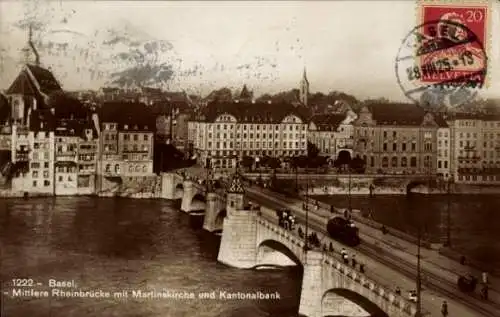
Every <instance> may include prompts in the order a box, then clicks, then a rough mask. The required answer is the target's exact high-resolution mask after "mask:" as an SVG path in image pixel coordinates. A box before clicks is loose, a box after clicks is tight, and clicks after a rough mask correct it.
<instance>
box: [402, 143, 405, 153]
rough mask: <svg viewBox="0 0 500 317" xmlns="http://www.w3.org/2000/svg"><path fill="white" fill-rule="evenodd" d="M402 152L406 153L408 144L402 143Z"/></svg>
mask: <svg viewBox="0 0 500 317" xmlns="http://www.w3.org/2000/svg"><path fill="white" fill-rule="evenodd" d="M401 150H402V151H406V143H402V144H401Z"/></svg>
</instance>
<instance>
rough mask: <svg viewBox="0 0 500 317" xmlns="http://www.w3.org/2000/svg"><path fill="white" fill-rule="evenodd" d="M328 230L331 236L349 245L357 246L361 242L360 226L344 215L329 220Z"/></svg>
mask: <svg viewBox="0 0 500 317" xmlns="http://www.w3.org/2000/svg"><path fill="white" fill-rule="evenodd" d="M326 230H327V232H328V234H329V235H330V237H332V238H333V239H335V240H337V241H339V242H340V243H343V244H345V245H347V246H350V247H355V246H357V245H359V244H360V243H361V239H360V238H359V228H358V227H356V225H355V224H354V223H353V222H352V221H351V220H348V219H345V218H343V217H339V216H337V217H333V218H331V219H330V220H328V223H327V225H326Z"/></svg>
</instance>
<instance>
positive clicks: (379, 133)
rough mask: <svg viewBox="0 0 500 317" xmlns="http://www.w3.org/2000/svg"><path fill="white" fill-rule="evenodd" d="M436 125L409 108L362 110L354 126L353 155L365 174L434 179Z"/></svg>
mask: <svg viewBox="0 0 500 317" xmlns="http://www.w3.org/2000/svg"><path fill="white" fill-rule="evenodd" d="M436 121H437V120H436V119H435V118H434V116H433V115H432V114H430V113H425V112H424V110H423V109H421V108H419V107H417V106H414V105H410V104H372V105H368V106H365V107H363V108H362V109H361V111H360V113H359V118H358V119H357V120H356V121H355V122H354V130H355V132H354V139H355V145H356V147H355V149H356V150H355V153H356V154H357V155H359V156H360V157H361V158H362V159H364V161H365V162H366V171H367V173H381V174H428V175H435V174H436V165H437V164H436V162H437V146H436V144H437V130H438V128H439V124H438V122H436Z"/></svg>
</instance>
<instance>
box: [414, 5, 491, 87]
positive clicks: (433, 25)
mask: <svg viewBox="0 0 500 317" xmlns="http://www.w3.org/2000/svg"><path fill="white" fill-rule="evenodd" d="M418 10H419V21H417V23H418V24H420V25H423V26H424V27H422V28H421V32H422V33H423V36H424V37H425V38H426V39H427V40H428V42H432V44H429V45H428V47H427V49H423V50H422V52H421V54H418V55H419V63H420V66H421V69H422V70H423V71H422V74H421V75H422V76H421V78H420V80H421V81H422V82H426V83H453V84H455V85H456V84H458V83H464V82H467V84H469V85H470V84H472V85H478V86H481V87H482V86H483V85H484V84H485V81H486V79H487V77H486V70H487V59H488V51H489V50H488V46H489V34H488V32H489V28H488V25H489V19H490V9H489V5H488V2H487V1H481V0H469V1H467V0H454V1H435V0H434V1H431V0H420V1H419V3H418ZM436 43H438V44H436ZM423 46H424V47H425V46H426V45H425V44H424V45H423ZM432 47H433V48H432ZM426 68H427V69H428V70H429V71H427V72H426Z"/></svg>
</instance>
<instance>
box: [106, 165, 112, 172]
mask: <svg viewBox="0 0 500 317" xmlns="http://www.w3.org/2000/svg"><path fill="white" fill-rule="evenodd" d="M106 172H107V173H109V172H111V164H106Z"/></svg>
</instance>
